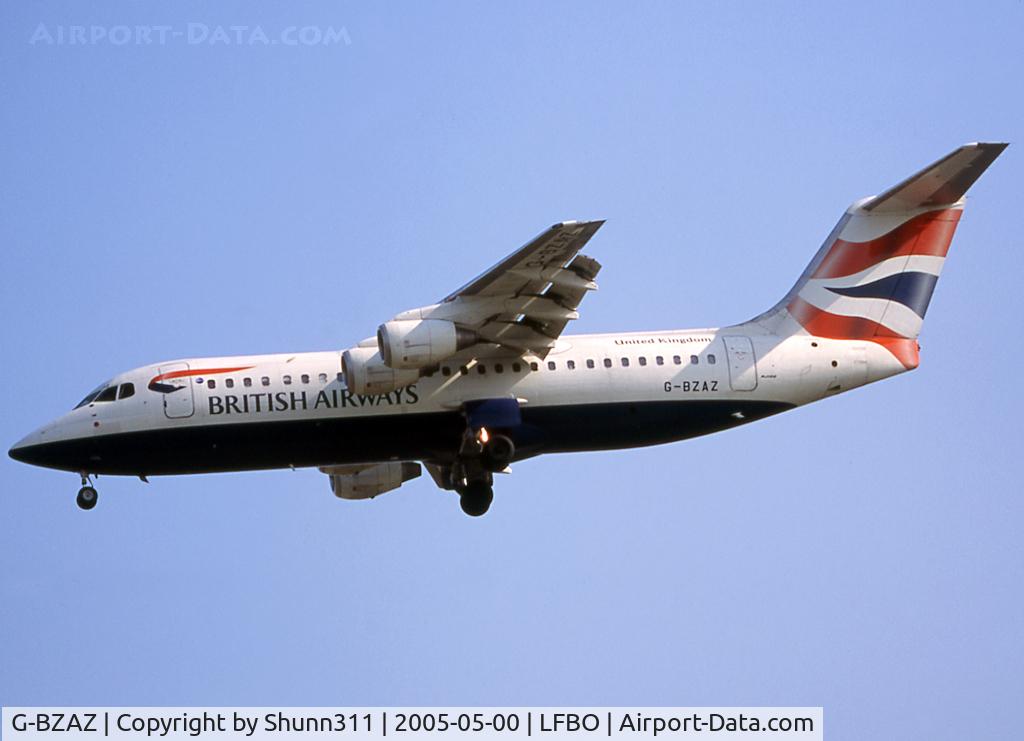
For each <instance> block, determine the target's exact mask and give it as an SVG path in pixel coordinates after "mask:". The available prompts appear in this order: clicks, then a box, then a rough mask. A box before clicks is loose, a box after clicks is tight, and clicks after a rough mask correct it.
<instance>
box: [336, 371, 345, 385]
mask: <svg viewBox="0 0 1024 741" xmlns="http://www.w3.org/2000/svg"><path fill="white" fill-rule="evenodd" d="M338 383H345V374H344V373H339V374H338Z"/></svg>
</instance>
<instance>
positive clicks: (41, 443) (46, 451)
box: [7, 425, 60, 468]
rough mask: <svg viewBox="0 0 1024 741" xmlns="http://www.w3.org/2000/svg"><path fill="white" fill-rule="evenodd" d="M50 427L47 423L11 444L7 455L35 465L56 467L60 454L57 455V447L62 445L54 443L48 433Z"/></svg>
mask: <svg viewBox="0 0 1024 741" xmlns="http://www.w3.org/2000/svg"><path fill="white" fill-rule="evenodd" d="M49 427H50V426H49V425H47V426H46V427H41V428H40V429H38V430H36V431H35V432H30V433H29V434H28V435H25V437H23V438H21V440H19V441H18V442H16V443H14V445H12V446H11V449H10V450H8V451H7V455H9V456H10V457H11V458H13V459H14V460H16V461H20V462H21V463H28V464H30V465H33V466H46V467H48V468H53V467H55V464H56V463H58V462H59V460H58V457H59V456H56V455H55V454H56V453H58V451H57V450H56V448H59V447H60V445H59V444H56V443H54V441H52V440H50V439H49V437H48V436H47V435H46V432H47V431H48V429H49Z"/></svg>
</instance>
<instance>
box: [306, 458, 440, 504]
mask: <svg viewBox="0 0 1024 741" xmlns="http://www.w3.org/2000/svg"><path fill="white" fill-rule="evenodd" d="M320 470H321V471H323V472H324V473H326V474H327V476H328V477H329V478H330V480H331V491H333V492H334V496H336V497H338V498H339V499H372V498H373V497H375V496H377V495H378V494H383V493H384V492H386V491H392V490H394V489H397V488H398V487H399V486H401V485H402V484H403V483H405V482H406V481H409V480H410V479H414V478H417V477H418V476H419V475H420V474H421V473H423V469H421V468H420V464H419V463H410V462H408V461H402V462H398V461H394V462H391V463H375V464H372V465H368V466H325V467H323V468H321V469H320Z"/></svg>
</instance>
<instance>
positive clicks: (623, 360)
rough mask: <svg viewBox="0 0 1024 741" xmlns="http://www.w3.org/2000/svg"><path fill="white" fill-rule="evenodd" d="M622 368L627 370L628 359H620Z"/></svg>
mask: <svg viewBox="0 0 1024 741" xmlns="http://www.w3.org/2000/svg"><path fill="white" fill-rule="evenodd" d="M622 367H623V368H628V367H629V358H623V359H622Z"/></svg>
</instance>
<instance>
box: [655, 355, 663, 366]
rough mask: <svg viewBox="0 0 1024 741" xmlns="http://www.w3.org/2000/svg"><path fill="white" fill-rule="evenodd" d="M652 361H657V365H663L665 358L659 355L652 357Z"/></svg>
mask: <svg viewBox="0 0 1024 741" xmlns="http://www.w3.org/2000/svg"><path fill="white" fill-rule="evenodd" d="M654 362H655V363H657V364H658V365H665V358H663V357H661V356H660V355H659V356H658V357H656V358H655V359H654Z"/></svg>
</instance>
